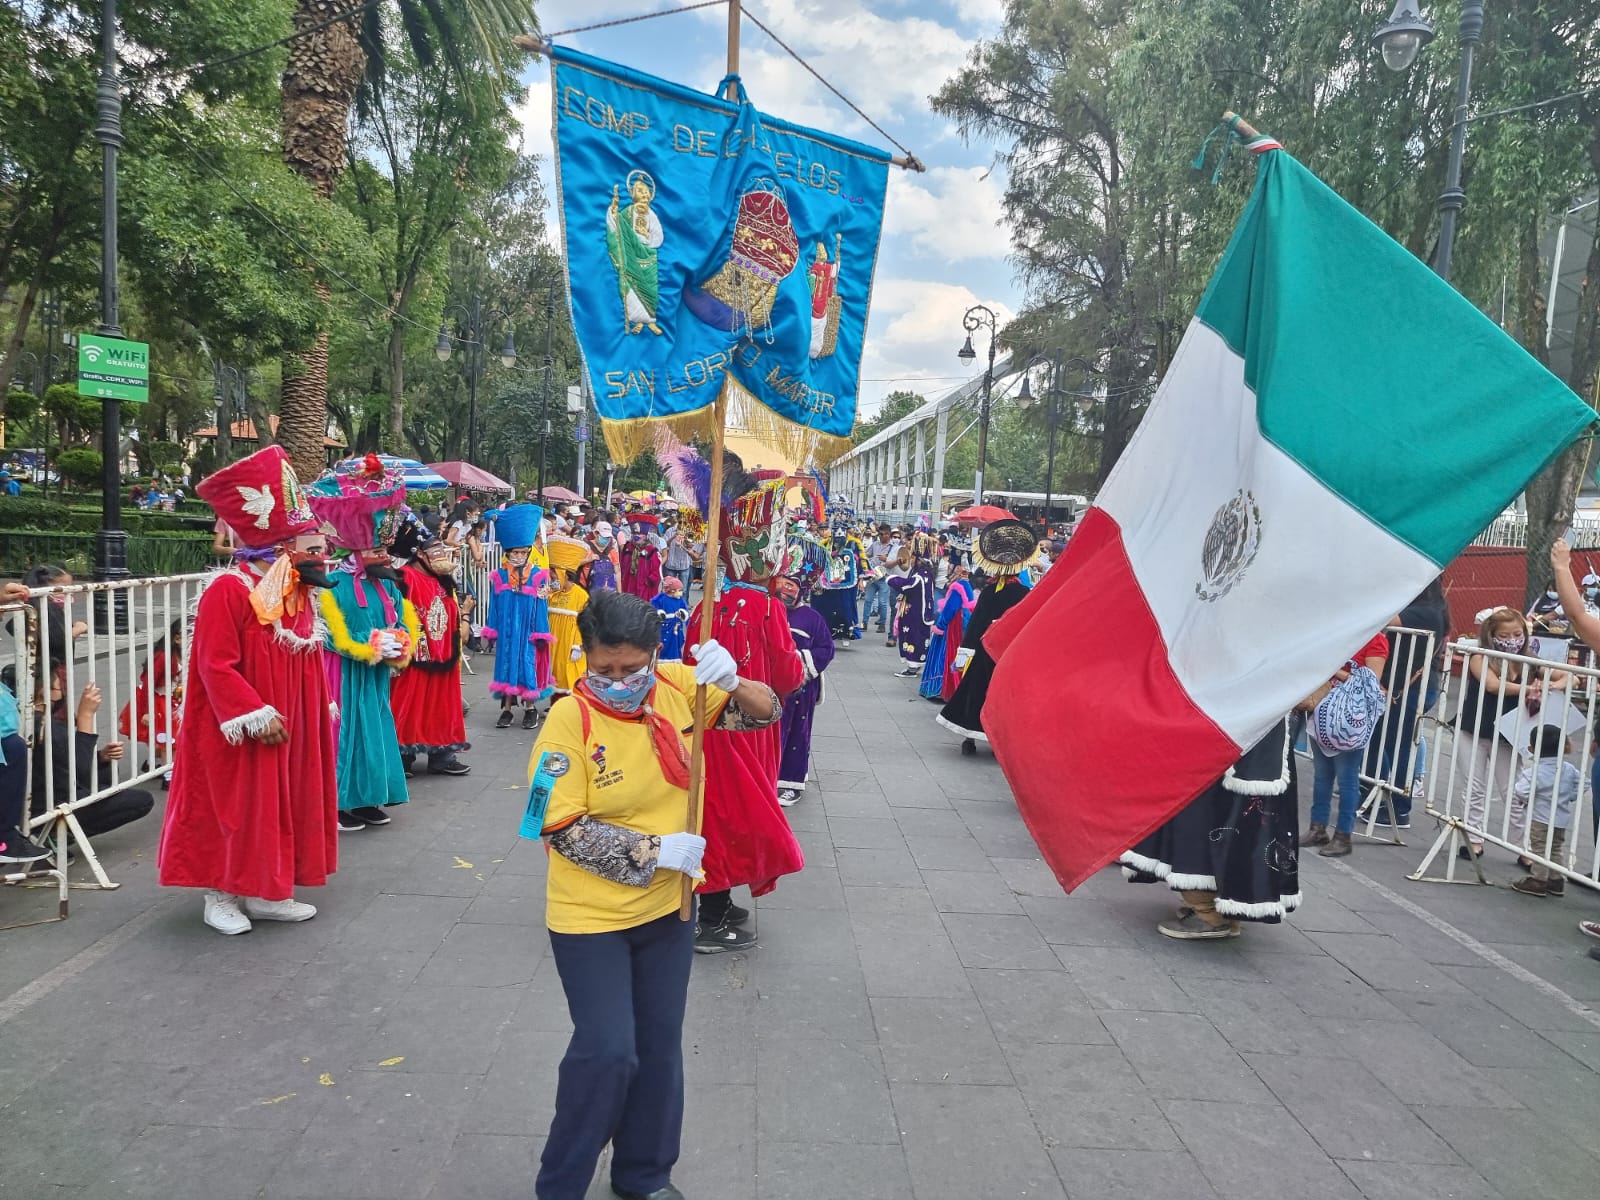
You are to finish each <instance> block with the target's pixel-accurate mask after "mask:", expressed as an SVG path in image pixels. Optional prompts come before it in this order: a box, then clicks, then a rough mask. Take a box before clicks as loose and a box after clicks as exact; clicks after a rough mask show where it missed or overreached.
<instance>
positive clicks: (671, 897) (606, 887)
mask: <svg viewBox="0 0 1600 1200" xmlns="http://www.w3.org/2000/svg"><path fill="white" fill-rule="evenodd" d="M656 674H657V682H656V689H655V698H654V700H653V706H654V708H655V711H656V712H657V713H659V714H660V715H661V716H663V717H665V718H666V719H667V720H669V721H671V722H672V723H673V725H674V726H676V727H677V728H678V730H679V731H680V732H681V734H682V736H683V741H684V746H685V748H686V749H687V747H688V744H689V740H690V736H691V733H692V730H693V727H694V670H693V669H692V668H690V667H685V666H683V665H681V664H679V663H661V664H659V665H658V666H657V667H656ZM674 685H676V686H674ZM727 702H728V693H727V692H724V691H722V690H721V689H720V688H714V687H708V688H706V712H707V720H708V721H714V720H715V719H716V718H717V716H718V715H719V714H720V713H721V712H722V708H723V705H725V704H726V703H727ZM589 714H590V729H589V736H588V738H587V739H585V737H584V736H583V714H582V712H581V711H580V710H579V708H578V702H577V700H575V699H573V698H572V697H570V696H566V697H562V698H561V699H560V700H557V701H556V702H555V703H554V704H553V705H551V706H550V715H549V716H548V717H546V718H545V723H544V728H543V730H542V732H541V733H540V734H539V740H538V741H537V742H535V743H534V746H533V755H532V757H531V758H530V759H529V760H528V778H529V779H530V780H531V779H532V778H533V772H534V770H535V769H536V768H537V767H538V764H539V756H540V754H542V753H544V752H545V751H546V750H553V751H556V752H558V753H561V754H564V755H566V756H567V761H568V769H567V771H566V773H565V774H563V775H560V776H558V777H557V778H556V781H555V785H554V787H553V788H552V789H551V793H550V806H549V808H548V809H547V810H546V811H545V818H544V824H545V828H546V829H552V828H558V827H560V826H562V825H566V824H568V823H569V822H571V821H572V820H574V819H575V818H577V817H581V816H589V817H593V818H594V819H595V820H596V821H604V822H605V823H606V824H608V825H620V826H622V827H623V828H624V829H632V830H634V831H636V832H638V833H647V834H652V835H655V836H662V835H665V834H669V833H682V832H683V831H684V826H685V818H686V817H687V816H688V803H689V796H688V792H687V791H685V790H684V789H683V788H680V787H673V786H672V785H671V784H670V783H668V782H667V781H666V778H665V777H664V776H663V775H662V774H661V768H660V766H659V765H658V764H657V762H656V752H655V746H654V744H653V743H652V742H651V739H650V727H649V726H648V725H646V724H645V723H644V722H643V721H623V720H619V719H617V718H615V717H612V716H608V715H607V714H606V711H605V709H604V708H602V707H600V706H599V705H597V704H591V705H590V706H589ZM697 824H698V822H697ZM682 879H683V876H682V874H681V873H679V872H677V871H657V872H656V873H655V876H654V877H653V878H652V879H651V880H650V882H649V884H647V885H646V886H644V887H630V886H628V885H627V884H625V883H613V882H612V881H611V880H609V879H602V878H600V876H598V875H595V874H592V873H590V872H588V871H585V870H584V869H583V868H582V867H578V866H575V865H573V864H572V863H570V862H568V861H567V860H566V859H565V858H563V857H562V856H561V855H559V854H557V853H555V852H553V851H552V852H551V854H550V878H549V881H548V883H547V884H546V887H545V923H546V924H547V925H548V926H549V927H550V928H551V929H552V930H553V931H554V932H556V933H609V932H612V931H614V930H618V929H632V928H633V927H634V926H636V925H643V924H645V923H646V922H648V921H654V920H656V919H657V918H658V917H664V916H666V915H667V914H668V913H671V912H676V911H677V910H678V902H679V899H680V896H681V887H682Z"/></svg>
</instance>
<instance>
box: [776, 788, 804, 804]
mask: <svg viewBox="0 0 1600 1200" xmlns="http://www.w3.org/2000/svg"><path fill="white" fill-rule="evenodd" d="M804 794H805V793H803V792H800V791H797V790H796V789H795V788H780V789H779V791H778V803H779V804H781V805H782V806H783V807H784V808H793V807H794V806H795V805H796V804H799V803H800V797H801V796H802V795H804Z"/></svg>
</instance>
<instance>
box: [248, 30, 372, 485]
mask: <svg viewBox="0 0 1600 1200" xmlns="http://www.w3.org/2000/svg"><path fill="white" fill-rule="evenodd" d="M361 8H362V4H361V3H360V0H297V3H296V4H295V10H294V27H295V29H296V30H302V29H309V28H311V27H312V26H315V25H319V24H321V23H322V22H323V21H326V20H328V19H329V18H330V17H337V16H339V15H340V14H342V13H349V14H350V20H348V21H339V22H337V23H335V24H332V25H328V26H326V27H325V28H322V29H319V30H317V31H316V32H315V33H311V34H308V35H307V36H305V37H301V38H296V39H295V40H294V41H292V42H290V43H289V61H288V63H287V65H286V66H285V67H284V71H283V85H282V87H283V98H282V107H281V110H280V116H281V132H282V137H283V161H284V162H285V163H286V164H287V165H288V167H289V169H290V170H291V171H294V172H295V173H296V174H297V175H299V176H301V178H303V179H305V180H307V181H308V182H309V183H310V184H311V185H312V186H313V187H315V188H316V189H317V192H318V193H319V194H320V195H321V196H323V197H324V198H330V197H332V195H333V189H334V185H335V184H337V183H338V182H339V176H340V174H341V173H342V172H343V170H344V166H345V143H346V140H347V138H348V130H349V122H350V107H351V105H352V104H353V103H354V101H355V95H356V88H357V86H358V85H359V84H360V82H361V76H362V73H363V72H364V71H365V70H366V63H367V60H366V53H365V51H363V50H362V48H361V43H360V41H359V40H358V39H357V36H356V30H357V21H358V20H359V12H360V10H361ZM315 287H316V291H317V295H318V296H319V298H320V299H321V300H322V301H323V303H324V304H326V303H327V300H328V286H327V284H326V282H325V281H323V280H320V279H319V280H317V281H316V283H315ZM278 418H279V424H278V441H279V442H280V443H281V444H282V445H283V448H284V449H285V450H287V451H288V452H289V457H290V458H291V459H293V460H294V466H295V471H296V472H297V473H298V474H299V475H300V477H301V478H302V479H311V478H314V477H316V476H317V475H318V474H320V473H321V471H322V465H323V448H322V440H323V437H324V436H325V434H326V432H327V427H328V335H327V332H326V331H324V332H322V333H319V334H318V335H317V340H316V342H315V343H314V344H313V345H312V347H311V349H310V350H308V351H305V352H304V353H301V354H289V355H286V356H285V357H284V362H283V394H282V397H281V399H280V401H279V404H278ZM258 432H259V433H260V434H261V438H262V441H263V442H264V441H265V440H266V431H265V430H259V431H258Z"/></svg>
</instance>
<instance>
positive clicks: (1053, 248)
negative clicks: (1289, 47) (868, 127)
mask: <svg viewBox="0 0 1600 1200" xmlns="http://www.w3.org/2000/svg"><path fill="white" fill-rule="evenodd" d="M1136 2H1137V0H1059V2H1058V0H1009V2H1008V3H1007V6H1006V17H1005V25H1004V28H1003V29H1002V31H1001V33H1000V35H999V36H998V37H996V38H995V39H993V40H991V41H987V42H983V43H980V44H979V45H978V46H977V47H975V48H974V50H973V51H972V54H971V56H970V58H969V59H968V63H967V66H965V67H963V68H962V69H961V70H960V71H959V72H958V73H957V74H956V75H955V76H954V77H953V78H952V79H950V80H949V81H948V82H947V83H946V84H945V85H944V86H943V87H942V88H941V89H940V90H939V91H938V92H937V93H936V94H935V95H934V97H933V107H934V111H936V112H938V113H940V114H942V115H944V116H946V117H949V118H951V119H952V120H954V121H955V122H956V125H957V128H958V129H959V130H960V132H961V134H962V136H963V137H964V138H969V139H970V138H972V137H974V136H979V137H983V138H986V139H989V140H992V141H995V142H997V143H998V144H999V145H1000V146H1001V147H1002V149H1001V152H1000V158H1001V161H1002V162H1003V163H1004V165H1005V167H1006V172H1007V186H1006V194H1005V201H1004V203H1005V212H1006V218H1007V222H1008V224H1009V225H1010V228H1011V239H1012V248H1013V251H1014V254H1015V260H1016V262H1017V266H1018V274H1019V277H1020V279H1021V280H1022V282H1023V283H1024V285H1025V286H1026V287H1027V289H1028V294H1029V298H1030V301H1031V302H1032V307H1033V308H1034V309H1035V314H1034V319H1035V320H1042V321H1044V322H1046V323H1050V324H1054V325H1057V326H1059V327H1061V328H1064V329H1070V330H1071V331H1072V333H1073V341H1072V342H1071V343H1070V344H1069V345H1068V347H1067V348H1068V350H1069V352H1072V353H1081V354H1084V355H1085V356H1088V357H1094V358H1098V359H1102V360H1103V361H1104V370H1105V374H1106V379H1107V382H1108V386H1109V395H1110V397H1111V398H1110V399H1109V400H1108V401H1107V403H1106V406H1105V419H1104V423H1103V431H1102V434H1101V442H1100V445H1101V457H1100V476H1101V478H1104V477H1105V475H1107V474H1109V472H1110V470H1111V466H1112V464H1113V463H1115V462H1116V460H1117V458H1118V457H1119V456H1120V455H1121V453H1122V449H1123V447H1124V446H1125V445H1126V444H1127V441H1128V438H1129V437H1130V436H1131V435H1132V433H1133V429H1134V426H1135V425H1136V423H1137V410H1136V408H1135V407H1134V406H1133V405H1132V404H1130V403H1129V401H1128V397H1130V396H1132V395H1134V394H1135V390H1134V389H1135V385H1137V384H1140V383H1142V382H1144V381H1146V380H1148V379H1150V378H1151V376H1152V375H1153V374H1155V373H1156V372H1157V371H1158V369H1159V366H1160V365H1161V364H1160V357H1161V355H1160V351H1161V344H1160V342H1159V339H1158V337H1157V334H1158V332H1159V330H1158V328H1157V323H1156V315H1157V314H1156V306H1155V304H1154V300H1153V298H1154V296H1155V294H1156V293H1155V289H1153V288H1152V287H1151V286H1150V285H1149V280H1148V279H1147V278H1146V277H1145V276H1144V275H1143V274H1142V273H1141V271H1140V267H1141V265H1142V264H1140V263H1139V262H1138V261H1137V260H1136V258H1135V246H1134V241H1133V239H1134V231H1135V215H1136V213H1137V212H1138V196H1137V193H1136V190H1135V189H1134V188H1133V187H1132V186H1130V183H1129V180H1128V172H1129V167H1130V150H1129V148H1128V146H1127V145H1126V144H1125V140H1124V133H1123V130H1122V128H1121V127H1120V125H1119V123H1118V120H1117V115H1116V112H1115V110H1114V107H1113V96H1112V87H1111V81H1112V71H1113V63H1114V60H1115V57H1116V54H1117V53H1118V51H1119V50H1120V48H1121V47H1122V45H1123V44H1124V41H1125V38H1126V29H1127V25H1128V22H1129V21H1130V19H1131V18H1132V16H1133V11H1134V9H1135V7H1136ZM1007 340H1008V342H1010V343H1011V344H1012V345H1013V348H1019V346H1018V345H1017V343H1016V342H1015V341H1013V339H1012V337H1011V335H1010V333H1009V331H1008V339H1007Z"/></svg>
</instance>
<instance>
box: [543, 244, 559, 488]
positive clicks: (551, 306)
mask: <svg viewBox="0 0 1600 1200" xmlns="http://www.w3.org/2000/svg"><path fill="white" fill-rule="evenodd" d="M560 282H561V277H560V275H559V274H557V275H553V276H551V278H550V283H549V286H548V287H547V288H546V289H545V294H544V418H543V424H542V426H541V427H540V430H539V500H540V502H541V503H542V502H543V500H544V450H545V445H546V443H548V442H549V441H550V369H551V367H552V366H554V364H555V360H554V358H552V356H551V351H550V335H551V331H552V330H553V328H554V326H555V323H556V284H558V283H560Z"/></svg>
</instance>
